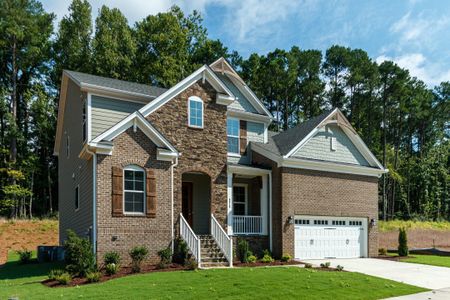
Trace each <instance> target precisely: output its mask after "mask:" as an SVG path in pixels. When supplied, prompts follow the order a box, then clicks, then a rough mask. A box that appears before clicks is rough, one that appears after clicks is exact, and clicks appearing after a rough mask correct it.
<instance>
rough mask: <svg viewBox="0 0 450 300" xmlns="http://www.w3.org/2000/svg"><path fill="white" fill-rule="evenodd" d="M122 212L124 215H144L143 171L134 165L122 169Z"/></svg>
mask: <svg viewBox="0 0 450 300" xmlns="http://www.w3.org/2000/svg"><path fill="white" fill-rule="evenodd" d="M123 181H124V183H123V189H124V191H123V202H124V203H123V211H124V213H126V214H144V213H145V171H144V169H142V168H141V167H138V166H136V165H129V166H127V167H125V168H124V169H123Z"/></svg>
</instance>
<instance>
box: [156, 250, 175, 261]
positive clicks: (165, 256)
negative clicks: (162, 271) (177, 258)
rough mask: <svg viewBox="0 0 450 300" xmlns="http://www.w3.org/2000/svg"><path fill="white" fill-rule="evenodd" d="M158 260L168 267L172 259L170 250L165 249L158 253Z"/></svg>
mask: <svg viewBox="0 0 450 300" xmlns="http://www.w3.org/2000/svg"><path fill="white" fill-rule="evenodd" d="M158 255H159V258H160V259H161V263H163V264H165V265H168V264H170V261H171V259H172V249H170V247H167V248H166V249H163V250H160V251H158Z"/></svg>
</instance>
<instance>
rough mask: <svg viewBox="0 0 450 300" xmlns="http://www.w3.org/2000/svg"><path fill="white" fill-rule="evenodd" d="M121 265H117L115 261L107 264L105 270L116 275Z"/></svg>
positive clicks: (108, 273)
mask: <svg viewBox="0 0 450 300" xmlns="http://www.w3.org/2000/svg"><path fill="white" fill-rule="evenodd" d="M119 269H120V266H119V265H116V264H115V263H112V264H107V265H106V266H105V272H106V274H107V275H114V274H116V273H117V272H119Z"/></svg>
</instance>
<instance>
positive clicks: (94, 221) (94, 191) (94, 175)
mask: <svg viewBox="0 0 450 300" xmlns="http://www.w3.org/2000/svg"><path fill="white" fill-rule="evenodd" d="M86 152H87V153H89V154H91V155H92V245H93V251H94V254H96V253H97V154H96V153H95V152H92V151H91V150H89V147H86ZM95 260H96V261H97V257H95Z"/></svg>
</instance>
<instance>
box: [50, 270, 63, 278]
mask: <svg viewBox="0 0 450 300" xmlns="http://www.w3.org/2000/svg"><path fill="white" fill-rule="evenodd" d="M63 273H64V270H62V269H53V270H51V271H50V273H48V279H50V280H56V278H57V277H58V276H60V275H62V274H63Z"/></svg>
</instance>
